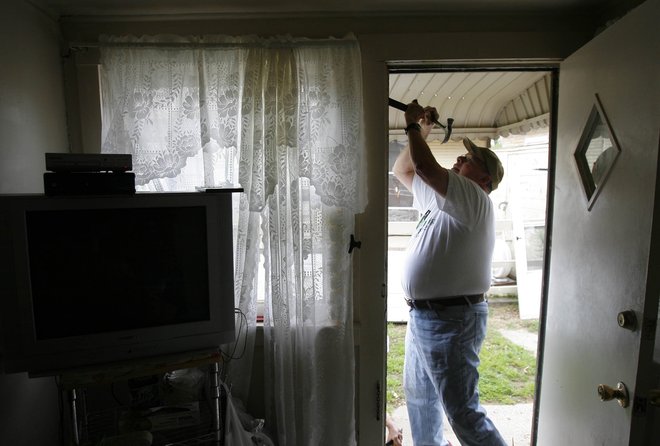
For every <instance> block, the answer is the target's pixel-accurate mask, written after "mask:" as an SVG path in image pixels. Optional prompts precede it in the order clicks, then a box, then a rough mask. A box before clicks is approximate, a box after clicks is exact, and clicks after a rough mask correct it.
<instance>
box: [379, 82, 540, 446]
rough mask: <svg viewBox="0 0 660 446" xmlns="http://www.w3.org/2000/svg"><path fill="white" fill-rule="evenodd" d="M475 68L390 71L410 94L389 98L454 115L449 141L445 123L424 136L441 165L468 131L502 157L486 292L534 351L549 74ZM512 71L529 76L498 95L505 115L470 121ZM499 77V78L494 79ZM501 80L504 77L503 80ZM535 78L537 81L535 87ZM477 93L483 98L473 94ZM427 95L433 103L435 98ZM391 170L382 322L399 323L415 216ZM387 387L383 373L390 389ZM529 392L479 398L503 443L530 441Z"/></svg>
mask: <svg viewBox="0 0 660 446" xmlns="http://www.w3.org/2000/svg"><path fill="white" fill-rule="evenodd" d="M471 73H472V72H471ZM477 73H479V75H477V76H469V77H471V79H468V78H466V77H463V78H462V80H459V78H461V77H462V76H456V73H455V72H441V73H438V72H434V73H412V72H406V73H405V75H404V74H402V73H396V74H392V75H391V76H390V95H395V94H401V92H402V91H406V93H405V94H407V95H410V94H411V93H412V94H414V96H413V97H401V96H397V97H394V98H393V99H396V100H398V101H401V102H404V103H405V102H406V101H408V102H409V101H410V100H412V99H418V101H419V102H420V103H421V104H422V105H433V106H435V107H436V108H437V109H438V110H439V111H440V121H441V122H443V120H444V119H446V118H447V117H454V119H455V121H454V126H453V129H452V135H451V138H450V139H449V140H448V141H447V142H444V143H443V139H444V135H445V131H446V129H442V128H440V129H435V130H434V132H433V133H432V135H431V136H430V137H429V145H430V146H431V150H432V151H433V153H434V155H435V156H436V158H437V159H438V160H439V162H440V164H441V165H448V164H449V163H451V164H453V162H454V160H455V158H456V157H457V156H458V155H462V154H463V153H465V149H464V146H463V144H462V136H467V137H470V138H471V139H473V140H475V142H477V144H479V145H489V146H491V148H493V149H494V150H495V151H496V153H498V155H499V156H500V158H501V159H502V162H503V164H504V167H505V179H504V181H503V182H502V184H501V186H500V188H498V190H496V191H494V192H493V194H491V198H492V200H493V204H494V206H495V207H496V212H497V231H498V242H497V245H496V252H495V254H494V256H493V283H492V287H491V289H490V291H489V299H490V300H491V301H492V302H495V301H497V302H504V303H505V304H506V305H507V308H511V307H513V308H514V310H515V317H516V318H518V319H519V320H520V321H521V324H522V325H523V326H528V327H532V329H531V330H528V331H530V333H528V336H524V334H521V333H517V332H516V330H506V329H504V330H503V331H504V332H507V333H506V335H508V336H509V337H510V342H512V343H515V344H516V345H519V346H521V347H523V348H526V349H528V351H531V352H532V354H533V355H534V356H536V343H537V336H538V327H539V319H540V318H541V299H542V295H543V290H542V287H543V280H542V279H543V275H544V274H543V273H544V268H545V262H544V261H545V237H546V218H547V206H548V200H547V196H548V191H547V184H548V160H549V159H550V158H549V153H550V138H549V135H550V128H549V122H550V119H549V115H550V111H551V107H552V104H551V101H550V98H551V97H552V94H551V90H552V87H551V85H550V79H551V78H552V73H551V72H549V71H543V72H534V73H533V74H531V75H530V74H528V73H526V74H524V75H523V76H518V75H517V74H516V73H517V72H507V73H506V76H504V75H503V74H502V73H498V74H497V75H496V76H492V77H491V75H489V73H481V72H477ZM517 77H520V82H522V84H519V86H520V85H524V82H525V79H527V80H528V81H529V82H530V83H529V84H528V85H524V86H523V88H522V89H521V90H520V89H519V90H518V91H517V93H516V94H514V89H513V87H511V88H510V90H511V92H510V93H508V94H509V96H510V98H509V99H508V101H504V100H503V98H499V99H498V100H499V101H500V102H501V103H503V104H504V105H501V106H500V111H499V113H501V114H502V116H501V117H500V118H499V119H500V122H503V124H502V126H500V127H499V128H498V126H497V125H496V124H495V122H493V121H488V120H487V119H486V118H485V115H486V114H487V113H486V112H484V113H482V116H481V117H480V118H479V119H481V120H482V123H483V124H484V125H483V126H482V127H477V126H475V122H476V121H475V118H474V114H475V111H474V110H476V108H477V107H478V105H477V104H479V101H483V100H484V96H483V95H490V96H491V102H493V101H494V99H492V97H493V96H497V95H498V94H500V93H501V90H502V87H501V85H502V84H501V83H500V84H498V82H504V83H507V82H508V83H509V84H513V83H515V82H514V81H513V80H512V79H516V78H517ZM404 78H405V79H404ZM497 78H499V79H500V80H499V81H498V80H497ZM503 79H508V81H507V80H503ZM449 84H451V85H453V87H452V88H454V89H456V90H457V91H460V100H458V101H455V102H454V103H453V104H449V105H448V104H447V102H448V101H450V99H449V98H450V96H451V97H453V98H454V99H456V96H455V95H453V94H447V93H446V90H443V89H444V88H448V87H447V86H448V85H449ZM397 85H398V86H397ZM416 85H417V86H416ZM461 85H462V87H461ZM497 85H500V88H499V90H500V93H497V92H496V93H493V92H492V91H491V92H490V93H489V92H488V86H490V88H495V89H497V88H498V87H497ZM539 85H541V87H540V90H539ZM404 87H405V88H404ZM516 88H517V87H516ZM434 89H435V90H434ZM472 89H476V90H478V93H475V91H471V90H472ZM413 92H414V93H413ZM477 94H479V95H482V97H481V98H477V97H476V96H477ZM530 94H533V95H535V98H534V99H533V101H535V102H537V104H536V105H538V106H537V107H536V111H534V108H535V105H533V104H531V101H532V100H531V99H529V97H530ZM539 96H545V97H546V98H547V101H548V102H546V103H543V104H542V102H543V100H542V99H539ZM439 97H440V98H442V97H444V103H443V101H441V100H440V99H438V98H439ZM419 98H424V99H419ZM430 98H433V99H432V100H429V102H428V104H427V103H426V102H423V101H425V100H428V99H430ZM521 98H522V99H521ZM525 98H527V99H525ZM525 100H527V104H524V102H525ZM433 101H436V103H435V104H434V103H433ZM466 101H468V102H470V104H471V105H470V106H469V107H468V105H466ZM516 101H517V102H518V104H516ZM436 104H440V105H439V106H438V105H436ZM481 104H482V105H483V104H484V103H483V102H482V103H481ZM486 104H487V106H488V107H491V106H492V104H488V103H486ZM525 106H527V109H528V111H530V112H531V113H532V114H533V113H537V115H536V116H530V113H527V114H523V115H522V116H523V118H524V119H520V120H519V121H518V122H512V121H513V120H515V119H518V118H520V117H521V114H518V115H517V114H516V113H512V111H515V107H525ZM470 110H472V111H470ZM392 113H398V114H399V115H400V118H402V117H403V112H401V111H397V110H394V111H393V110H392V109H390V138H389V140H390V162H389V167H390V168H391V166H392V164H393V162H394V159H395V158H396V156H397V155H398V153H399V151H400V150H401V149H402V148H403V147H404V146H405V144H406V138H405V137H404V135H403V132H402V131H400V130H399V129H398V128H397V126H396V124H397V120H396V118H394V119H393V118H392ZM507 113H509V116H508V117H507V116H505V115H506V114H507ZM471 116H472V117H471ZM393 124H394V127H393ZM449 165H450V164H449ZM389 176H390V178H389V185H390V186H389V212H388V278H387V279H388V303H387V311H388V326H389V327H396V326H405V324H406V322H407V316H408V307H407V305H406V304H405V301H404V299H403V291H402V289H401V286H400V283H399V280H400V278H399V273H400V271H401V267H400V265H401V262H402V261H403V257H404V252H405V247H406V246H407V239H408V237H409V234H410V233H411V231H412V229H413V228H414V226H415V224H416V221H417V215H416V211H414V210H413V209H412V197H411V196H409V193H408V191H407V190H405V188H403V187H402V186H401V185H400V184H397V181H396V179H394V178H393V176H392V175H391V172H390V173H389ZM493 305H499V303H497V304H496V303H493V304H492V305H491V308H493ZM507 311H509V313H508V314H509V315H511V314H513V313H511V311H510V310H507ZM388 331H389V330H388ZM396 336H400V330H399V334H393V335H392V336H391V337H390V333H389V332H388V342H389V343H393V342H396V340H394V341H393V339H394V338H395V337H396ZM393 347H394V348H398V347H397V346H396V345H393V344H390V349H391V350H390V351H392V348H393ZM389 360H390V353H388V358H387V361H388V371H389V369H390V367H389V364H390V362H389ZM396 361H398V359H396ZM535 379H536V378H535V371H534V380H535ZM395 380H396V378H395ZM391 387H392V386H391V385H390V378H389V377H388V391H390V388H391ZM389 393H390V392H388V396H389ZM401 393H402V389H401ZM392 399H394V400H396V401H398V404H399V405H398V407H389V400H390V398H388V411H389V412H390V413H391V414H392V415H393V417H394V419H395V422H397V423H399V424H401V426H400V427H401V428H403V430H404V438H405V440H406V441H405V444H412V439H411V438H410V437H409V436H408V437H406V432H408V435H409V427H408V425H407V424H406V423H407V414H406V413H405V401H404V402H403V405H401V398H392ZM533 399H534V398H533V396H531V397H530V398H529V400H528V401H524V402H521V403H516V404H497V403H487V404H484V405H485V406H486V408H487V410H488V411H489V414H490V416H491V417H492V418H493V420H494V421H495V423H496V425H498V428H499V429H500V430H501V431H502V434H503V435H504V437H505V439H507V441H508V442H509V443H514V444H516V445H529V444H530V443H531V437H532V430H533V426H532V418H533ZM447 426H448V424H447ZM447 438H448V439H449V440H450V441H452V442H453V443H454V444H459V443H458V441H457V440H456V438H455V437H454V436H453V433H452V432H451V431H450V428H449V431H447Z"/></svg>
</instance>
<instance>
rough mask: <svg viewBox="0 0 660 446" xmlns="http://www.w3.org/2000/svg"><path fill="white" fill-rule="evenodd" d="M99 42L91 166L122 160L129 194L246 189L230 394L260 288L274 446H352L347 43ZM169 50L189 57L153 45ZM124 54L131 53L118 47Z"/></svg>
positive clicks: (358, 109) (351, 50)
mask: <svg viewBox="0 0 660 446" xmlns="http://www.w3.org/2000/svg"><path fill="white" fill-rule="evenodd" d="M109 40H111V41H112V42H113V45H115V46H108V47H105V48H104V49H103V51H102V86H103V89H102V95H103V99H102V102H103V151H104V152H108V153H112V152H115V153H117V152H119V153H132V154H133V164H134V171H135V172H136V177H137V180H136V181H137V183H138V185H139V187H138V188H139V189H144V190H155V191H170V190H177V191H179V190H194V188H195V187H197V186H206V187H210V186H218V185H223V184H240V186H242V187H243V188H244V193H241V194H237V200H236V201H237V203H236V206H235V215H234V220H235V228H236V230H235V276H236V282H235V291H236V302H237V307H239V308H240V309H241V310H242V311H243V312H244V313H245V314H246V316H247V320H248V321H249V330H248V348H247V351H246V354H245V355H244V356H243V357H242V358H241V359H240V360H239V361H234V362H233V363H232V364H231V370H230V377H229V379H230V380H231V383H232V385H233V388H234V389H235V390H234V392H235V394H238V395H239V396H242V397H245V396H246V395H247V392H248V390H249V376H250V367H251V364H252V350H253V345H254V335H255V322H254V321H255V320H256V310H255V308H256V307H255V302H256V298H257V290H258V289H260V288H261V289H263V290H265V292H264V299H265V312H264V337H265V341H264V344H265V346H264V350H265V370H264V375H265V377H266V394H265V395H264V396H265V402H266V409H267V420H266V423H267V427H269V429H270V430H271V431H272V432H276V434H277V440H278V442H279V444H280V445H286V446H297V445H312V444H341V445H351V444H355V442H356V441H355V414H354V397H355V370H354V353H353V349H354V346H353V328H352V320H353V315H352V305H353V304H352V283H351V280H350V278H351V276H352V274H351V271H352V268H351V259H350V255H349V254H348V249H347V248H348V240H349V235H350V234H351V233H352V232H353V227H354V217H355V214H356V213H359V212H362V211H363V209H364V207H365V205H366V201H365V197H366V189H365V184H366V182H365V169H364V162H363V152H364V147H363V141H362V132H361V128H362V102H361V98H362V91H361V88H362V87H361V65H360V54H359V48H358V46H357V43H356V41H355V40H354V39H353V38H347V39H327V40H322V41H319V40H308V39H291V38H272V39H260V38H256V37H241V38H233V37H222V36H220V37H219V36H203V37H199V38H186V39H181V38H179V39H173V38H172V37H154V38H141V39H133V38H113V39H109ZM175 40H178V41H179V42H182V41H184V42H191V43H193V44H194V43H197V45H191V46H190V47H189V48H186V47H185V45H181V44H180V45H179V46H176V47H174V46H173V47H171V48H170V47H163V46H162V45H163V44H162V42H163V41H167V42H173V41H175ZM200 41H201V42H204V45H199V42H200ZM127 42H139V44H140V45H139V46H135V45H125V46H118V45H120V44H122V43H127ZM149 42H160V43H159V44H158V45H150V44H149ZM208 43H215V44H216V45H208ZM261 246H263V258H264V259H265V261H264V265H263V266H264V268H265V278H266V280H265V283H263V284H259V283H258V282H257V280H258V277H259V275H258V274H257V271H258V269H259V258H260V255H261Z"/></svg>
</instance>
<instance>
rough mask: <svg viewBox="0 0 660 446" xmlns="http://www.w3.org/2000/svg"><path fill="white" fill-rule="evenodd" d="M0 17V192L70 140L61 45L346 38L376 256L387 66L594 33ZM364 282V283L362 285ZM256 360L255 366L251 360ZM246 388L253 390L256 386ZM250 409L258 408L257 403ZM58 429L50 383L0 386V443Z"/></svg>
mask: <svg viewBox="0 0 660 446" xmlns="http://www.w3.org/2000/svg"><path fill="white" fill-rule="evenodd" d="M1 8H2V14H0V30H1V31H0V33H1V35H2V37H3V38H2V39H0V55H1V56H2V60H3V61H4V62H3V69H2V70H0V99H1V100H0V193H24V192H41V191H43V188H42V177H41V175H42V173H43V171H44V167H45V166H44V160H43V153H45V152H65V151H68V150H69V138H68V135H69V134H70V133H75V132H70V131H69V130H68V129H67V123H66V119H65V105H64V104H65V102H64V96H65V93H64V91H65V89H64V87H63V75H62V66H61V65H62V64H61V62H62V59H61V57H60V54H62V48H63V47H61V46H60V44H61V43H62V42H64V48H65V47H66V42H69V41H82V42H93V41H94V40H96V39H97V37H98V35H99V34H106V33H107V34H125V33H131V34H135V35H142V34H166V33H177V34H205V33H209V34H231V35H238V34H262V35H276V34H292V35H301V36H306V37H327V36H329V35H335V36H343V35H345V34H346V33H348V32H353V33H355V35H356V36H357V38H358V39H359V41H360V45H361V51H362V57H363V75H364V104H365V116H366V118H365V136H366V141H367V147H368V159H367V163H368V165H369V180H368V184H369V203H370V204H369V207H368V209H367V211H366V212H365V214H364V215H363V216H361V217H360V220H361V222H360V223H359V224H362V225H364V226H365V227H370V228H371V230H370V231H369V233H368V234H365V235H364V237H365V238H364V239H363V244H364V246H365V247H369V246H377V247H378V246H380V248H377V249H376V251H378V249H382V247H383V246H384V244H383V242H382V241H383V240H384V237H385V234H384V228H380V226H379V225H375V226H374V225H371V224H369V220H370V219H373V220H375V221H378V222H380V223H381V226H384V224H383V222H384V221H385V219H384V215H385V212H386V210H385V208H384V206H383V204H382V203H384V200H385V197H384V191H385V190H386V184H385V181H386V179H385V177H384V176H383V175H382V172H384V171H385V169H386V164H387V154H386V150H380V149H378V147H387V135H386V133H385V131H384V129H385V128H386V126H385V123H386V106H385V97H386V94H387V63H388V61H401V60H423V61H434V60H447V59H461V60H464V59H502V60H514V59H535V58H544V59H560V58H562V57H565V56H566V55H568V54H570V53H571V52H572V51H573V50H574V49H576V48H577V47H579V46H580V45H581V44H582V43H584V42H585V41H587V40H588V39H589V38H590V37H591V35H593V29H594V26H595V25H594V24H593V23H592V21H591V20H590V19H587V18H584V17H582V18H579V17H573V18H563V19H562V18H561V17H532V18H527V19H524V18H521V17H500V18H499V19H498V20H492V18H490V19H489V18H486V17H479V16H475V15H473V16H463V17H428V16H418V17H380V18H374V19H370V20H366V19H364V18H355V17H353V18H351V17H348V18H347V17H316V18H298V19H285V18H278V19H269V18H267V17H266V18H264V17H261V18H260V17H252V18H245V19H236V18H231V19H222V18H217V17H216V18H210V19H205V20H199V18H195V17H192V18H191V17H187V18H186V17H184V18H178V19H176V20H173V19H162V18H161V19H158V20H156V19H149V20H128V19H123V20H116V19H104V20H91V19H83V18H64V19H63V20H62V28H61V29H62V31H63V37H61V36H60V35H59V32H60V28H59V25H58V23H57V22H56V20H54V19H52V18H49V17H47V16H45V15H44V14H43V13H41V12H39V11H38V10H36V9H34V8H32V7H31V6H29V5H28V4H26V3H24V2H23V1H22V0H9V2H8V3H7V2H3V5H2V7H1ZM477 30H478V31H477ZM79 130H80V129H78V131H79ZM369 147H371V149H369ZM376 251H371V253H370V255H369V256H366V252H365V258H367V257H369V258H371V259H372V261H371V262H370V263H372V264H373V265H372V266H371V265H367V266H362V268H361V273H360V274H362V277H363V280H360V281H359V285H358V289H357V290H356V311H355V314H356V316H355V319H356V321H359V323H360V324H361V327H362V329H361V332H362V333H364V334H363V335H362V339H366V336H367V333H377V332H378V331H379V328H378V327H381V328H382V312H379V311H374V310H373V305H372V304H373V302H371V303H368V302H367V300H368V299H367V298H368V297H369V296H370V295H371V294H372V293H373V290H380V283H382V278H381V277H380V276H381V275H382V271H381V270H382V268H381V267H379V266H378V265H377V264H378V263H379V262H377V261H376V262H374V261H373V259H379V258H381V259H382V258H384V253H383V252H376ZM372 254H373V255H372ZM367 277H372V278H373V279H369V280H366V279H365V278H367ZM360 296H363V297H362V298H360ZM364 296H366V298H365V297H364ZM360 302H364V303H365V311H361V304H360ZM380 331H382V329H381V330H380ZM381 335H382V333H381ZM380 344H382V342H381V343H380ZM364 345H367V343H366V342H365V343H364ZM376 350H377V349H376ZM376 350H374V349H369V348H365V349H361V348H359V346H358V347H357V352H358V362H359V364H358V366H359V368H360V370H361V373H365V374H368V373H371V372H369V371H368V370H367V365H368V364H370V363H372V362H374V361H375V362H378V361H381V363H382V358H380V359H379V356H378V355H382V352H380V353H379V352H378V351H376ZM260 357H261V355H259V354H257V355H256V358H257V361H258V360H259V359H258V358H260ZM360 364H361V365H360ZM378 373H382V371H380V372H378ZM262 375H263V374H262V373H256V374H255V375H254V377H255V378H257V379H261V377H262ZM255 388H256V389H259V388H260V385H259V384H257V385H256V386H255ZM363 389H364V390H363ZM366 389H368V386H366V385H365V386H362V388H361V389H360V392H362V391H366ZM251 400H252V399H251ZM254 402H255V403H257V404H258V398H257V399H255V401H254ZM256 412H257V413H259V412H260V411H259V410H256ZM58 426H59V404H58V398H57V389H56V386H55V383H54V380H53V379H52V378H49V379H46V378H44V379H32V380H30V379H28V378H27V376H26V375H25V374H17V375H0V444H2V445H5V444H6V445H14V444H33V445H40V446H42V445H43V446H48V445H56V444H59V427H58Z"/></svg>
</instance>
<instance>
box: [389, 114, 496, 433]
mask: <svg viewBox="0 0 660 446" xmlns="http://www.w3.org/2000/svg"><path fill="white" fill-rule="evenodd" d="M405 117H406V123H407V127H406V134H407V135H408V146H407V147H406V148H405V149H404V150H403V151H402V152H401V154H400V155H399V157H398V158H397V160H396V162H395V163H394V167H393V168H392V170H393V172H394V175H396V177H397V178H398V179H399V181H401V182H402V183H403V184H404V185H405V186H406V187H407V188H408V189H409V190H410V191H411V192H412V193H413V197H414V206H415V207H416V208H417V209H418V210H419V211H420V215H421V218H420V220H419V223H418V224H417V228H416V229H415V232H414V233H413V235H412V238H411V242H410V246H409V247H408V252H407V257H406V262H405V266H404V269H403V272H402V278H401V283H402V286H403V289H404V292H405V294H406V301H407V302H408V305H409V306H410V307H411V310H410V318H409V321H408V328H407V333H406V357H405V367H404V390H405V394H406V405H407V408H408V415H409V418H410V426H411V432H412V437H413V442H414V444H415V445H416V446H421V445H424V446H431V445H434V446H435V445H437V446H445V445H447V444H449V443H448V442H447V440H445V439H444V437H443V433H442V432H443V426H442V424H443V414H446V416H447V419H448V420H449V423H450V424H451V426H452V429H453V430H454V433H455V434H456V436H457V438H458V439H459V440H460V441H461V444H463V445H466V446H467V445H479V446H490V445H497V446H501V445H505V444H506V443H505V442H504V440H503V439H502V436H501V435H500V433H499V432H498V430H497V428H496V427H495V426H494V425H493V423H492V421H491V420H490V419H489V418H488V416H487V415H486V412H485V410H484V409H483V407H482V406H481V404H480V403H479V392H478V383H479V373H478V371H477V367H478V365H479V351H480V349H481V344H482V343H483V340H484V337H485V335H486V321H487V318H488V304H487V303H486V301H485V294H484V293H485V292H486V291H488V288H489V287H490V281H491V260H492V255H493V248H494V245H495V217H494V215H495V214H494V210H493V205H492V202H491V200H490V197H489V196H488V194H490V192H491V191H493V190H494V189H496V188H497V186H498V185H499V183H500V181H501V180H502V176H503V175H504V170H503V168H502V163H501V162H500V160H499V158H498V157H497V155H496V154H495V153H494V152H493V151H492V150H490V149H487V148H485V147H478V146H476V145H475V144H474V143H473V142H472V141H470V140H469V139H467V138H465V139H464V140H463V143H464V145H465V147H466V149H467V151H468V153H467V154H465V155H464V156H459V157H458V158H457V160H456V163H455V164H454V165H453V167H452V168H451V169H447V168H445V167H443V166H441V165H440V164H439V163H438V162H437V160H436V159H435V157H434V156H433V154H432V153H431V150H430V149H429V146H428V144H427V143H426V137H427V136H428V134H429V133H430V131H431V129H432V128H433V123H432V120H433V118H435V119H437V117H438V114H437V111H436V110H435V109H434V108H430V107H426V108H423V107H421V106H420V105H419V104H417V101H413V103H411V104H409V105H408V108H407V110H406V113H405Z"/></svg>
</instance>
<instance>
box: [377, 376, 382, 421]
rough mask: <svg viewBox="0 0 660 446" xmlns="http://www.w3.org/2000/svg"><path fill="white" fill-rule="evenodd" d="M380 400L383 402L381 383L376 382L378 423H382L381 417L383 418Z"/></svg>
mask: <svg viewBox="0 0 660 446" xmlns="http://www.w3.org/2000/svg"><path fill="white" fill-rule="evenodd" d="M380 400H381V389H380V381H376V420H378V421H380V417H381V414H380V412H381V410H380Z"/></svg>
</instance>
